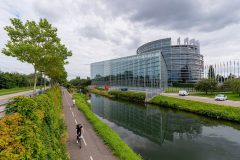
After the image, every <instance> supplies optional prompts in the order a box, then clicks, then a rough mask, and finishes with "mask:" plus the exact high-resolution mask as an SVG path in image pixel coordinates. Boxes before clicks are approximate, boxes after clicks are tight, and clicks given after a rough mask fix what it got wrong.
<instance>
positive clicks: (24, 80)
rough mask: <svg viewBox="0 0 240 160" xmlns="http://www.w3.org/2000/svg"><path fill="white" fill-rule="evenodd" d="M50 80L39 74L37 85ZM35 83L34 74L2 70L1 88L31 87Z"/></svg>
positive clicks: (0, 77) (0, 75) (0, 74)
mask: <svg viewBox="0 0 240 160" xmlns="http://www.w3.org/2000/svg"><path fill="white" fill-rule="evenodd" d="M44 81H46V84H48V81H47V80H46V79H45V80H44V78H43V77H42V76H41V75H40V74H38V75H37V85H43V82H44ZM33 85H34V76H33V74H29V75H26V74H20V73H9V72H1V71H0V89H9V88H15V87H29V86H33Z"/></svg>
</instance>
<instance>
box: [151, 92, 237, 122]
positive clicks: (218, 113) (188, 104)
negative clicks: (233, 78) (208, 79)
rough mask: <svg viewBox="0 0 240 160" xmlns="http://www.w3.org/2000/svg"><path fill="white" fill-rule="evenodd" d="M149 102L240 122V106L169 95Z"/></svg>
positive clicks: (157, 97)
mask: <svg viewBox="0 0 240 160" xmlns="http://www.w3.org/2000/svg"><path fill="white" fill-rule="evenodd" d="M149 103H152V104H156V105H159V106H161V107H170V108H175V109H179V110H183V111H188V112H192V113H196V114H200V115H204V116H209V117H213V118H218V119H224V120H230V121H236V122H240V108H237V107H230V106H222V105H216V104H210V103H203V102H197V101H191V100H184V99H178V98H173V97H167V96H156V97H154V98H153V99H152V100H150V102H149Z"/></svg>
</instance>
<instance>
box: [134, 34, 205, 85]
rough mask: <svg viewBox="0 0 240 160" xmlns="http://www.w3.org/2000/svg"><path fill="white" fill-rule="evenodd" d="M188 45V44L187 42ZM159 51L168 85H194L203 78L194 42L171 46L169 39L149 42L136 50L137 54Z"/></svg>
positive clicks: (196, 45)
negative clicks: (165, 68)
mask: <svg viewBox="0 0 240 160" xmlns="http://www.w3.org/2000/svg"><path fill="white" fill-rule="evenodd" d="M187 43H188V42H187ZM157 50H159V51H161V52H162V55H163V58H164V60H165V61H166V67H167V71H168V84H170V85H171V84H173V83H195V82H197V81H199V80H200V79H201V78H202V77H203V56H202V55H201V54H200V47H199V45H198V43H196V42H195V41H194V42H193V43H192V44H185V45H180V44H179V45H172V43H171V38H166V39H160V40H157V41H153V42H149V43H146V44H144V45H142V46H141V47H139V48H138V49H137V54H138V55H141V54H147V52H149V51H157Z"/></svg>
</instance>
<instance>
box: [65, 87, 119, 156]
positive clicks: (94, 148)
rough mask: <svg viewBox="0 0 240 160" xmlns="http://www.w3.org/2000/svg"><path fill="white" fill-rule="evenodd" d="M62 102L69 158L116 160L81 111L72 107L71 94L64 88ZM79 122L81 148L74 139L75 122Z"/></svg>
mask: <svg viewBox="0 0 240 160" xmlns="http://www.w3.org/2000/svg"><path fill="white" fill-rule="evenodd" d="M62 102H63V113H64V118H65V123H66V125H67V131H68V140H67V149H68V152H69V155H70V159H71V160H116V159H117V158H116V157H115V156H114V155H113V154H112V153H111V151H110V150H109V149H108V148H107V146H106V145H105V144H104V143H103V141H102V139H100V138H99V137H98V136H97V135H96V133H95V131H94V130H93V128H92V126H91V124H90V123H89V122H88V121H87V119H86V118H85V116H84V115H83V113H81V112H80V111H79V110H78V109H77V108H76V107H73V104H72V98H71V95H70V94H69V93H68V91H67V90H66V89H62ZM77 123H81V124H82V125H83V128H84V134H83V140H82V148H81V149H80V148H79V146H78V144H77V140H76V124H77Z"/></svg>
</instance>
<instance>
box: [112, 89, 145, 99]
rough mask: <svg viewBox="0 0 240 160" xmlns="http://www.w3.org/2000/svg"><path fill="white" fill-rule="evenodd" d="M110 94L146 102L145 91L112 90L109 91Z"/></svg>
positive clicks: (115, 96)
mask: <svg viewBox="0 0 240 160" xmlns="http://www.w3.org/2000/svg"><path fill="white" fill-rule="evenodd" d="M108 94H110V95H112V96H113V97H114V98H117V99H122V100H128V101H133V102H145V93H144V92H135V91H118V90H112V91H109V92H108Z"/></svg>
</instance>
